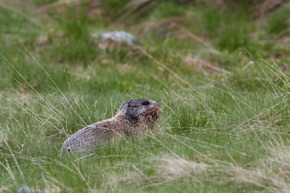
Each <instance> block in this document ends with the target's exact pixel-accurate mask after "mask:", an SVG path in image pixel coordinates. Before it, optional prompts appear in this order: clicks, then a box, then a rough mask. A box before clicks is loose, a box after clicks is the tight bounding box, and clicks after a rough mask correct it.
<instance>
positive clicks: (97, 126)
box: [62, 103, 162, 152]
mask: <svg viewBox="0 0 290 193" xmlns="http://www.w3.org/2000/svg"><path fill="white" fill-rule="evenodd" d="M156 104H157V103H156ZM157 105H158V104H157ZM121 108H122V106H121ZM126 108H128V107H126ZM140 108H141V107H140ZM126 111H127V109H121V110H119V111H118V113H117V115H116V116H115V117H113V118H111V119H107V120H103V121H100V122H97V123H94V124H92V125H89V126H87V127H85V128H83V129H81V130H79V131H77V132H76V133H74V134H73V135H72V136H71V137H70V138H68V139H67V140H65V142H64V143H63V148H62V151H68V149H69V150H72V151H73V152H84V151H87V150H91V149H92V148H93V147H94V146H96V145H101V144H105V143H107V142H109V141H111V140H114V139H118V138H122V137H125V136H132V135H135V134H137V133H138V132H145V131H146V130H148V129H149V128H152V127H153V126H154V124H155V122H156V121H157V119H158V117H159V116H160V115H161V113H162V112H161V110H160V108H159V107H157V106H153V107H150V108H149V109H147V110H146V111H144V113H141V114H140V117H139V118H138V121H137V122H132V121H130V119H128V117H126Z"/></svg>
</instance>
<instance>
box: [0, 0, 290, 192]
mask: <svg viewBox="0 0 290 193" xmlns="http://www.w3.org/2000/svg"><path fill="white" fill-rule="evenodd" d="M54 2H56V1H47V0H34V1H28V2H26V3H25V4H21V6H20V5H19V4H17V3H16V4H11V5H10V4H9V6H7V5H5V6H0V43H1V46H0V54H1V55H0V109H1V116H0V191H1V192H2V191H4V192H17V190H18V188H19V187H21V186H28V187H30V188H31V189H33V190H35V191H36V192H283V191H284V192H287V191H288V189H286V190H285V187H289V173H288V171H289V170H288V169H287V168H288V166H287V165H285V163H289V152H290V150H289V126H290V122H289V120H290V119H289V105H290V103H289V91H290V89H289V88H290V86H289V85H290V82H289V69H288V64H289V62H290V58H289V54H288V52H289V44H288V43H287V42H286V43H285V41H287V38H284V36H283V33H281V34H279V36H277V37H276V36H274V37H273V34H277V33H280V32H283V31H284V29H285V27H287V25H288V24H287V14H288V10H289V9H288V8H289V7H288V6H287V4H285V5H284V6H282V7H280V8H278V9H276V10H274V11H273V12H271V13H269V14H268V15H267V16H266V17H265V18H264V19H263V20H257V21H256V20H253V19H252V17H251V9H249V7H248V5H244V4H243V2H240V1H238V2H237V1H235V2H237V3H229V2H228V1H225V2H226V3H227V4H229V5H228V6H224V7H223V8H220V7H219V8H217V7H215V5H208V4H206V3H201V4H200V3H197V2H195V3H192V2H189V1H186V0H185V1H183V0H181V1H179V0H176V1H154V3H153V2H149V1H148V2H145V1H144V2H143V3H144V4H142V5H144V7H146V8H147V9H145V8H144V7H142V8H144V10H143V11H144V12H146V14H144V15H142V14H141V15H139V19H138V20H136V21H138V23H137V22H136V21H135V22H129V21H125V20H122V22H120V21H119V20H118V19H119V16H120V17H124V15H122V14H125V12H124V13H123V12H122V11H121V12H120V10H122V9H123V8H124V6H125V5H127V3H134V2H135V1H128V0H124V1H123V0H122V1H115V0H109V1H101V6H100V7H98V8H94V6H92V3H93V1H83V2H81V4H80V5H79V6H74V4H69V3H68V4H64V5H62V6H59V7H57V8H56V7H55V8H50V9H49V10H48V11H47V12H46V13H37V12H33V11H30V10H34V9H35V7H41V6H48V7H49V6H51V5H52V7H53V6H54V4H53V3H54ZM136 2H137V1H136ZM136 2H135V3H136ZM231 2H232V1H231ZM141 3H142V2H141ZM179 3H180V4H179ZM145 5H146V6H145ZM238 6H240V7H238ZM149 8H150V9H149ZM93 9H96V10H94V11H96V12H97V14H95V15H94V14H93V13H95V12H93V11H92V10H93ZM140 10H141V9H137V10H134V11H135V12H136V11H137V12H138V11H140ZM98 11H100V12H101V13H102V14H99V12H98ZM135 12H134V13H135ZM127 13H128V12H127ZM114 15H118V17H117V18H115V19H112V16H114ZM133 15H134V14H133ZM107 16H109V17H107ZM125 16H126V14H125ZM178 19H182V22H180V23H179V21H181V20H178ZM128 20H129V19H128ZM112 21H118V22H112ZM164 21H165V24H164V23H162V22H164ZM166 22H167V23H166ZM129 23H131V24H129ZM132 23H134V24H133V25H132ZM161 28H162V29H161ZM114 30H124V31H128V32H130V33H132V34H134V35H136V36H138V37H139V38H140V39H141V40H142V46H141V47H140V48H139V47H136V46H131V45H126V46H124V47H123V46H121V47H118V46H111V47H107V48H105V49H104V48H101V46H100V44H99V43H100V41H92V37H91V35H92V34H100V33H102V32H104V31H114ZM270 37H271V38H270ZM261 58H262V59H261ZM132 98H149V99H152V100H155V101H157V102H158V103H159V104H160V106H161V108H162V110H163V115H162V116H161V118H160V120H158V124H157V125H156V127H155V129H154V130H150V131H148V132H147V133H144V134H142V135H137V136H135V137H132V138H130V137H124V138H122V139H118V140H114V141H112V142H111V143H108V144H106V145H103V146H97V147H96V148H95V149H94V151H93V152H91V153H90V154H87V155H74V154H61V153H60V148H61V146H62V143H63V141H64V140H65V139H66V138H67V137H68V136H69V135H71V134H72V133H74V132H76V131H78V130H79V129H81V128H83V127H85V126H86V125H89V124H91V123H94V122H97V121H100V120H104V119H108V118H111V117H113V116H114V115H115V113H116V111H117V109H118V108H119V106H120V105H121V104H122V102H124V101H126V100H129V99H132ZM22 144H24V147H22V146H21V145H22ZM276 182H279V183H276Z"/></svg>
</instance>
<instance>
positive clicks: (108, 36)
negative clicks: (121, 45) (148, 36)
mask: <svg viewBox="0 0 290 193" xmlns="http://www.w3.org/2000/svg"><path fill="white" fill-rule="evenodd" d="M92 38H101V40H102V41H106V40H113V41H123V42H126V43H127V44H135V45H141V41H140V40H139V39H138V38H136V37H135V36H133V35H132V34H130V33H127V32H125V31H111V32H105V33H102V34H100V35H95V34H92Z"/></svg>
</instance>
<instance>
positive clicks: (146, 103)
mask: <svg viewBox="0 0 290 193" xmlns="http://www.w3.org/2000/svg"><path fill="white" fill-rule="evenodd" d="M149 104H150V103H149V102H148V101H145V102H143V103H142V105H144V106H147V105H149Z"/></svg>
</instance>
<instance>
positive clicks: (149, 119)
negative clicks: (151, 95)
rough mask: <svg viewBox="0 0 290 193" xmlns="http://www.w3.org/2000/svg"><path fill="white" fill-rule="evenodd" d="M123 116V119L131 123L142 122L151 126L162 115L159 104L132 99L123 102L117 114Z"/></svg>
mask: <svg viewBox="0 0 290 193" xmlns="http://www.w3.org/2000/svg"><path fill="white" fill-rule="evenodd" d="M118 114H124V115H125V118H126V119H127V120H128V121H129V122H131V123H138V122H144V123H145V124H147V125H149V126H151V125H153V124H154V123H155V122H156V121H157V119H158V117H159V116H160V115H161V114H162V111H161V109H160V108H159V104H158V103H156V102H155V101H152V100H149V99H132V100H129V101H126V102H124V103H123V104H122V105H121V106H120V108H119V110H118V112H117V115H118Z"/></svg>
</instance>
